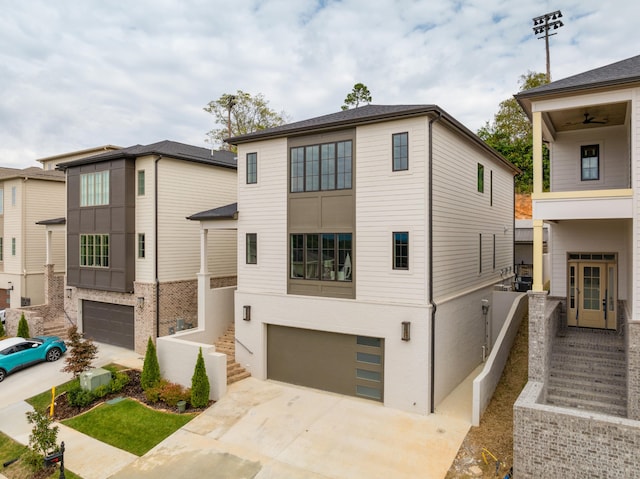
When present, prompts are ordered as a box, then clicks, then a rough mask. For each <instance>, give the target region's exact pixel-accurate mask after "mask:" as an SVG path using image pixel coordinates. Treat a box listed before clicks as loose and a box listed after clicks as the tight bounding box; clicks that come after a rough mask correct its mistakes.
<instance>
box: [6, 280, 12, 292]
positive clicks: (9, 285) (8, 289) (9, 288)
mask: <svg viewBox="0 0 640 479" xmlns="http://www.w3.org/2000/svg"><path fill="white" fill-rule="evenodd" d="M7 285H8V286H7V291H13V283H12V282H11V281H7Z"/></svg>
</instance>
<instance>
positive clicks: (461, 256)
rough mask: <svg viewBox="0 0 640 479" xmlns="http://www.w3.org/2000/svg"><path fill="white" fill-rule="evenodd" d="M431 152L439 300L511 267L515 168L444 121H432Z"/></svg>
mask: <svg viewBox="0 0 640 479" xmlns="http://www.w3.org/2000/svg"><path fill="white" fill-rule="evenodd" d="M433 156H434V159H433V242H434V244H433V254H434V260H433V274H434V297H435V299H436V302H438V301H439V300H443V299H445V298H450V297H455V296H457V295H459V294H461V293H463V292H465V291H470V290H473V289H476V288H478V287H480V286H481V285H483V284H486V283H487V282H491V281H499V280H500V276H501V270H504V269H509V268H513V221H514V220H513V211H514V192H513V175H512V172H511V171H510V170H509V169H508V168H507V167H506V166H505V165H504V164H503V163H501V162H499V161H498V160H496V159H494V158H493V157H492V156H490V155H488V154H487V153H485V152H484V151H483V150H481V149H480V148H479V147H478V146H476V145H473V144H472V143H471V142H470V141H468V140H466V139H464V138H463V137H461V136H460V135H458V134H455V133H454V132H452V131H451V130H450V129H449V128H448V127H446V126H444V125H443V124H442V122H437V123H435V124H434V134H433ZM478 163H480V164H482V165H483V166H484V193H480V192H478V189H477V165H478ZM491 172H493V205H491V188H492V186H491ZM480 235H482V268H480ZM494 235H495V239H496V257H495V268H494V267H493V261H494V258H493V237H494ZM480 269H482V271H480Z"/></svg>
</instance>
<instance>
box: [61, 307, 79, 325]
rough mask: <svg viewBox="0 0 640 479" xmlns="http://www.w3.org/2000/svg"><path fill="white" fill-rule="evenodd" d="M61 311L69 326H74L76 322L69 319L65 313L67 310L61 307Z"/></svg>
mask: <svg viewBox="0 0 640 479" xmlns="http://www.w3.org/2000/svg"><path fill="white" fill-rule="evenodd" d="M62 312H63V313H64V317H65V318H67V321H69V324H71V326H75V325H76V324H75V323H74V322H73V321H72V320H71V318H70V317H69V315H68V314H67V310H66V309H64V308H63V309H62Z"/></svg>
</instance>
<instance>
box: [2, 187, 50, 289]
mask: <svg viewBox="0 0 640 479" xmlns="http://www.w3.org/2000/svg"><path fill="white" fill-rule="evenodd" d="M14 187H15V188H16V204H15V205H12V203H11V189H12V188H14ZM43 219H46V218H43ZM22 226H23V216H22V180H20V179H16V180H9V181H5V182H4V271H5V273H15V274H21V273H22V270H23V268H24V267H25V266H24V263H23V256H22V253H23V247H22V239H23V230H22ZM12 238H15V240H16V254H15V255H12V254H11V239H12ZM42 247H43V248H44V242H43V243H42ZM43 264H44V263H43ZM14 287H15V283H14Z"/></svg>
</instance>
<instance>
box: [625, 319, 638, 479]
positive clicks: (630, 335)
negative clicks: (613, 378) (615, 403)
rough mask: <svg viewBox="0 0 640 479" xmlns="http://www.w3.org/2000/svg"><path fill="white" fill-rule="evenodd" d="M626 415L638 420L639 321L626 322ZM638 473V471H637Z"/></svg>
mask: <svg viewBox="0 0 640 479" xmlns="http://www.w3.org/2000/svg"><path fill="white" fill-rule="evenodd" d="M626 325H627V331H626V342H627V417H628V418H629V419H635V420H636V421H638V420H640V321H628V322H627V323H626ZM637 472H638V474H640V471H637Z"/></svg>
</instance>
